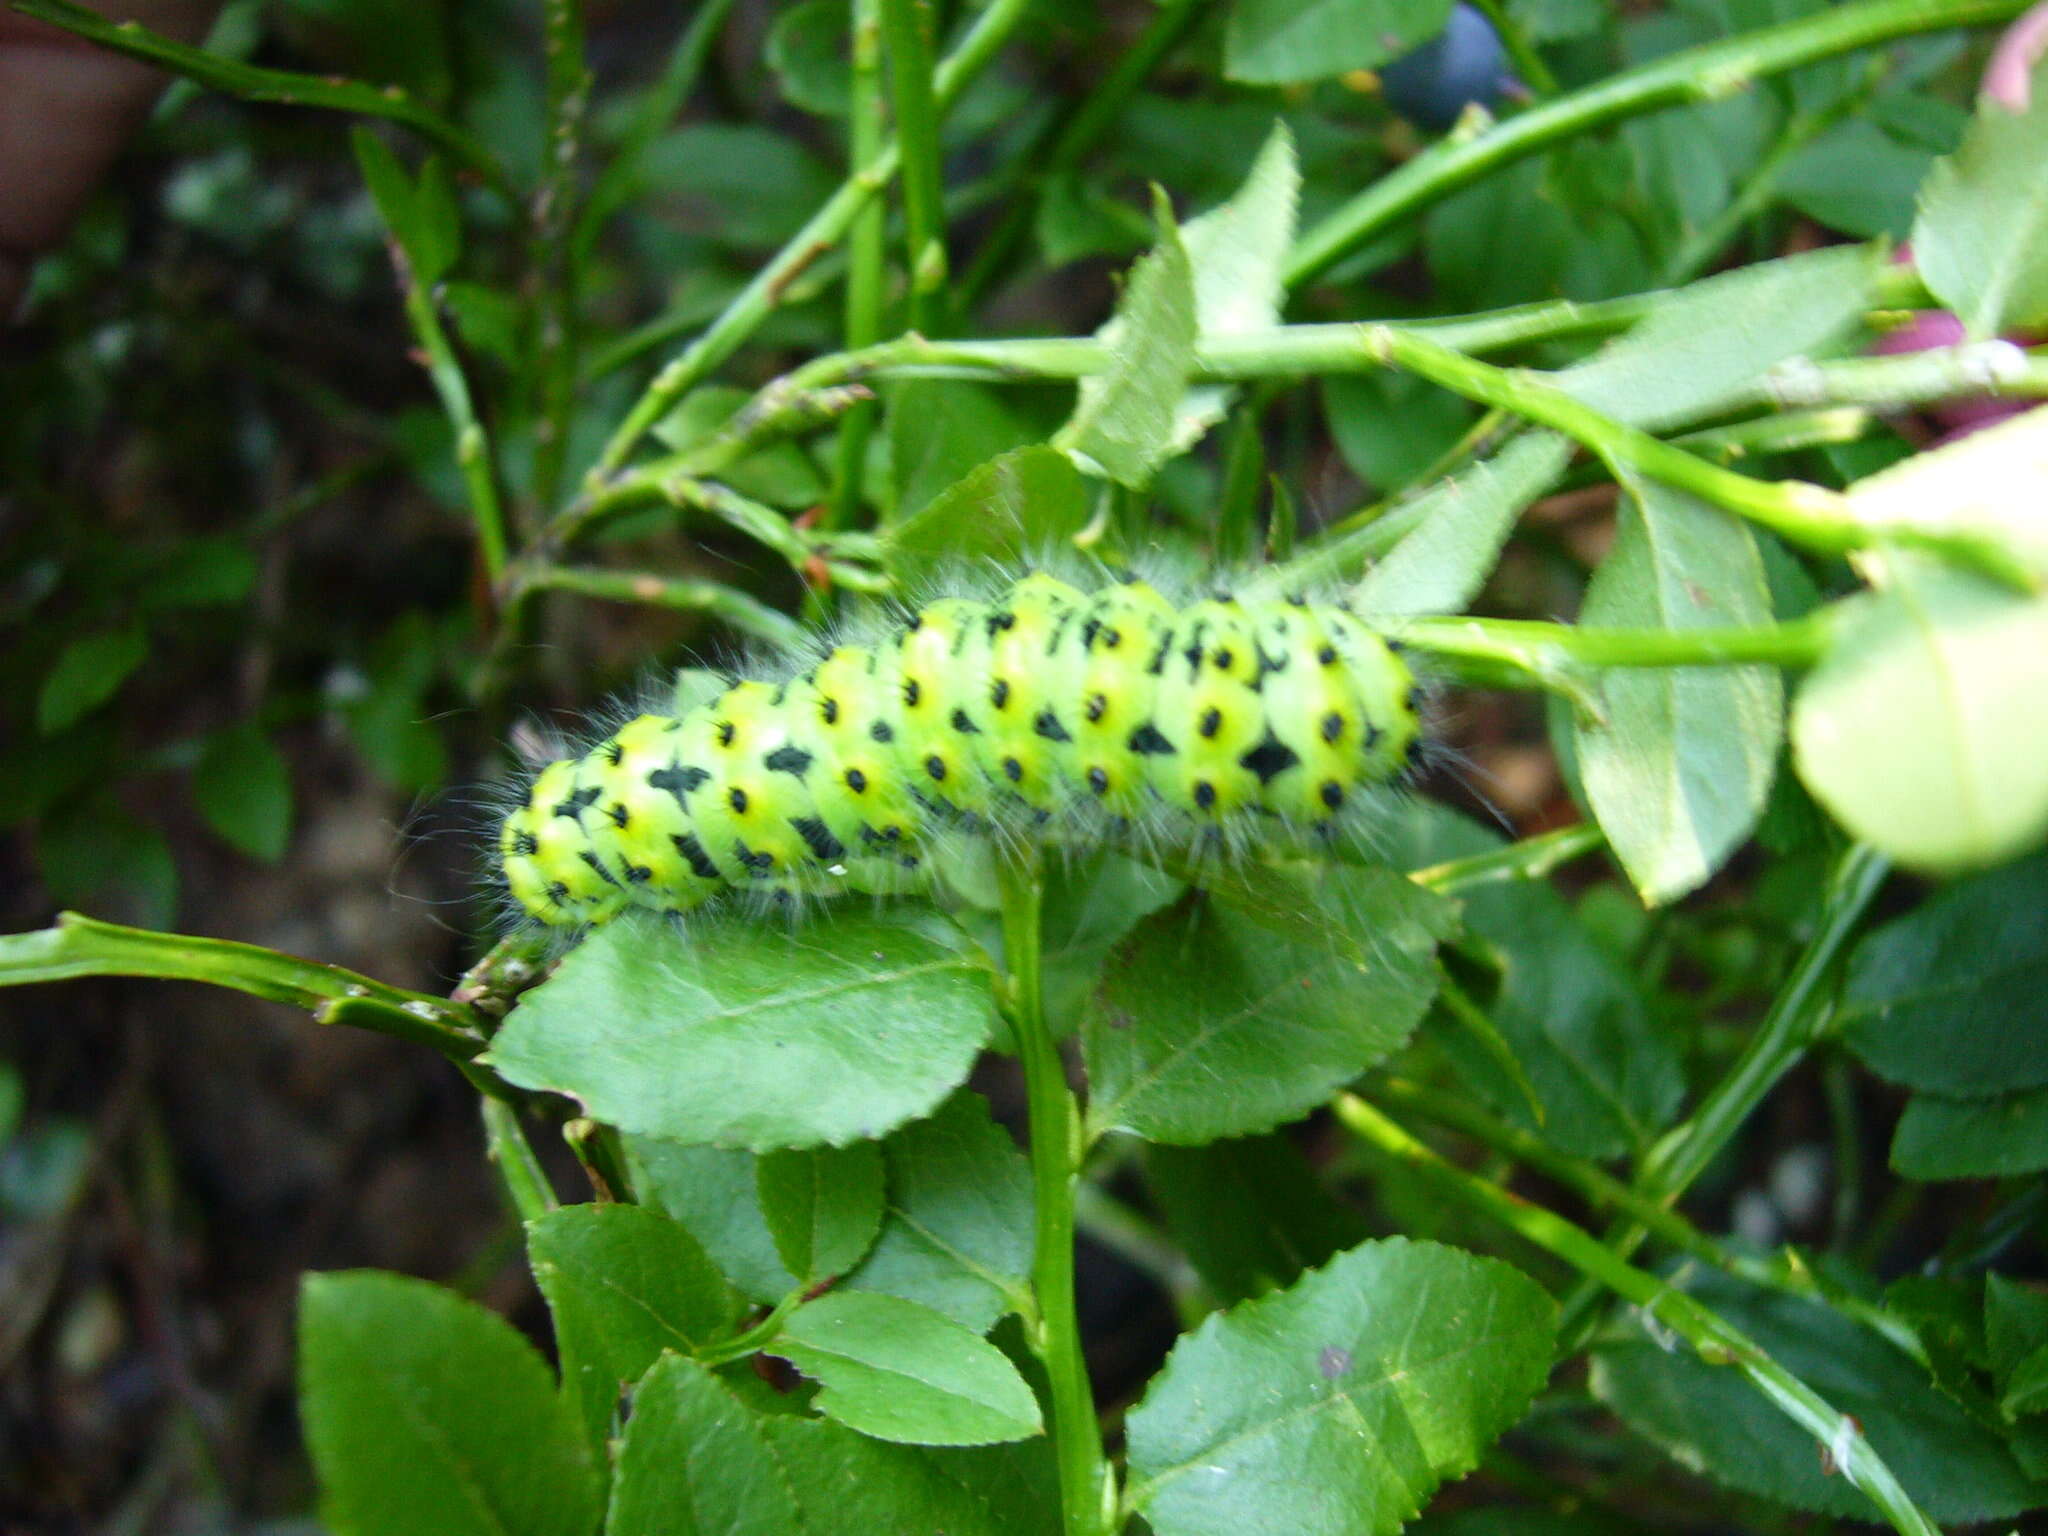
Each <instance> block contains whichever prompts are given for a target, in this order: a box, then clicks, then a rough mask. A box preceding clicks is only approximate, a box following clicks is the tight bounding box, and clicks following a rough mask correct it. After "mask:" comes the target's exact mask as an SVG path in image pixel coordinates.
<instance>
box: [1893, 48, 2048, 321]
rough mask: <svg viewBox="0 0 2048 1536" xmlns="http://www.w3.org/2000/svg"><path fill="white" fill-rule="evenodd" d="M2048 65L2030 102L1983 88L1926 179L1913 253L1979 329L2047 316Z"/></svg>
mask: <svg viewBox="0 0 2048 1536" xmlns="http://www.w3.org/2000/svg"><path fill="white" fill-rule="evenodd" d="M2044 164H2048V65H2044V66H2037V68H2036V69H2035V72H2034V81H2033V90H2032V92H2031V93H2030V101H2029V105H2028V107H2027V110H2026V111H2024V112H2013V111H2011V110H2010V109H2009V108H2007V107H2004V106H2001V105H2000V104H1999V103H1997V102H1995V101H1992V100H1990V99H1989V98H1988V97H1986V98H1980V99H1979V101H1978V103H1977V115H1976V116H1975V117H1974V118H1973V119H1971V122H1970V127H1969V131H1968V132H1967V133H1966V134H1965V135H1964V136H1963V143H1962V147H1961V148H1959V149H1958V150H1957V151H1956V152H1955V153H1954V154H1953V155H1948V156H1945V157H1944V158H1942V159H1940V160H1937V161H1936V162H1935V165H1934V169H1933V171H1931V172H1930V173H1929V174H1928V177H1927V182H1926V184H1925V185H1924V186H1923V187H1922V188H1921V189H1920V216H1919V218H1918V219H1917V220H1915V221H1914V224H1913V259H1914V260H1915V262H1917V263H1918V265H1919V268H1920V272H1921V275H1922V276H1924V277H1925V278H1926V280H1927V286H1928V287H1929V288H1931V289H1932V290H1934V294H1935V297H1937V298H1938V299H1940V300H1941V301H1942V303H1943V304H1945V305H1947V306H1948V307H1949V308H1950V309H1952V310H1954V311H1955V312H1956V313H1957V314H1958V315H1960V316H1962V318H1963V323H1964V325H1966V326H1967V327H1968V328H1969V332H1970V334H1971V335H1972V336H1974V337H1976V338H1977V339H1979V340H1983V339H1986V338H1988V337H1992V336H1996V335H1997V334H1998V333H1999V332H2000V331H2003V330H2006V329H2008V328H2010V327H2012V326H2023V325H2037V324H2040V323H2041V322H2043V321H2048V176H2043V175H2042V174H2041V167H2042V166H2043V165H2044Z"/></svg>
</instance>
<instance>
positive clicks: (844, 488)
mask: <svg viewBox="0 0 2048 1536" xmlns="http://www.w3.org/2000/svg"><path fill="white" fill-rule="evenodd" d="M851 27H852V37H851V43H850V51H851V53H852V56H853V66H852V70H853V73H852V93H853V100H852V109H851V113H850V117H851V125H850V126H851V130H852V138H851V142H850V143H849V146H848V148H849V150H850V152H851V159H852V163H853V164H854V165H856V166H858V167H861V168H863V169H865V168H866V167H867V166H869V165H870V164H872V163H873V162H874V160H875V158H876V157H877V156H878V155H879V154H880V153H881V152H882V146H883V144H884V143H885V142H886V140H887V138H888V124H887V121H886V116H885V110H884V104H883V100H882V18H881V14H880V0H854V4H853V16H852V21H851ZM887 237H888V222H887V219H886V217H885V214H884V210H883V208H882V204H881V200H880V199H879V198H876V199H872V200H870V201H869V203H868V205H867V206H866V207H865V208H863V209H861V211H860V214H859V216H858V217H856V218H855V219H854V222H853V228H852V230H851V231H850V232H849V233H848V236H847V243H846V244H847V250H846V254H847V267H846V330H845V337H846V348H847V350H848V351H857V350H859V349H860V348H862V347H868V346H873V345H874V344H875V343H876V342H877V341H880V340H881V339H882V286H883V277H884V270H883V269H884V265H885V262H886V258H887V249H888V238H887ZM878 409H879V407H878V406H877V403H876V402H875V401H874V400H871V399H869V400H860V401H856V402H855V403H854V404H853V406H852V407H851V408H850V409H848V411H847V412H846V415H845V417H844V419H843V420H842V421H841V422H840V426H839V443H838V448H837V459H836V470H835V473H834V475H833V484H832V500H831V503H830V506H829V513H828V524H829V526H831V527H835V528H844V527H846V526H847V525H848V524H850V523H852V522H853V521H854V519H855V518H856V517H858V516H859V514H860V506H861V499H862V491H863V482H864V481H865V479H866V476H867V458H868V440H869V439H870V438H871V437H873V435H874V431H875V414H876V412H877V410H878Z"/></svg>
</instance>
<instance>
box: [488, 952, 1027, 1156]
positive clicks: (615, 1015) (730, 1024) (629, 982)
mask: <svg viewBox="0 0 2048 1536" xmlns="http://www.w3.org/2000/svg"><path fill="white" fill-rule="evenodd" d="M990 1019H991V1003H990V980H989V972H988V967H987V962H986V961H985V960H984V959H983V958H982V957H981V956H980V955H978V954H976V953H974V952H973V951H972V949H971V948H970V946H969V945H968V944H967V942H966V940H965V939H964V938H963V937H962V936H961V935H960V933H959V931H958V930H957V929H955V928H953V927H952V926H951V925H950V924H949V923H947V922H945V921H944V920H943V919H941V918H939V917H938V916H937V914H932V913H918V912H914V911H913V912H906V913H896V914H888V913H850V912H849V913H835V914H831V915H828V916H824V917H821V918H819V919H818V920H816V921H812V922H807V923H805V924H803V925H802V926H801V927H798V928H790V927H786V926H783V925H780V924H775V923H764V922H761V921H759V920H758V919H757V918H754V917H751V916H748V915H745V914H740V915H737V916H729V917H726V918H723V919H720V918H712V919H708V920H706V921H704V922H702V923H700V924H698V925H697V926H696V927H695V928H693V929H692V931H691V933H690V935H689V936H688V937H687V938H685V937H683V936H682V935H679V934H677V933H676V932H675V931H674V930H673V929H671V928H669V927H667V926H665V925H664V924H663V923H661V922H660V920H659V919H655V918H651V917H650V918H645V919H643V918H641V917H639V916H638V915H631V916H626V917H620V918H616V919H614V920H613V921H611V922H609V923H607V924H605V925H604V926H603V927H601V928H599V929H598V930H596V932H594V933H592V934H591V935H590V937H588V938H587V939H585V940H584V941H583V943H582V944H580V945H578V946H577V948H576V949H574V950H573V951H571V952H570V954H569V956H568V957H567V958H566V959H565V960H564V961H563V962H562V964H561V965H560V966H559V967H558V968H557V969H556V971H555V974H554V975H553V976H552V977H550V978H549V979H548V980H547V981H546V982H543V983H542V984H541V985H540V986H538V987H536V988H534V989H533V990H532V991H531V992H528V993H527V994H526V995H525V996H524V997H523V998H522V999H521V1000H520V1002H519V1005H518V1006H517V1007H515V1008H514V1009H513V1010H512V1013H511V1015H510V1017H508V1018H507V1020H506V1021H505V1026H504V1028H503V1029H502V1030H500V1031H499V1033H498V1035H497V1037H496V1039H495V1040H493V1041H492V1044H491V1051H490V1055H489V1058H488V1059H489V1060H490V1061H491V1062H492V1063H493V1064H494V1065H495V1066H496V1067H497V1069H498V1070H499V1071H500V1072H501V1073H502V1074H504V1076H505V1077H506V1078H507V1079H509V1080H510V1081H512V1082H515V1083H517V1084H519V1085H520V1086H521V1087H526V1088H546V1089H549V1090H552V1091H555V1092H560V1093H567V1094H570V1095H572V1096H574V1097H575V1098H577V1099H579V1100H581V1101H582V1103H583V1104H584V1106H585V1108H586V1109H587V1110H588V1112H589V1113H590V1114H592V1115H593V1116H595V1117H597V1118H599V1119H601V1120H604V1121H606V1122H608V1123H610V1124H613V1125H616V1126H618V1127H619V1128H620V1129H621V1130H625V1131H634V1132H644V1133H646V1134H649V1135H655V1136H666V1137H669V1138H672V1139H674V1140H677V1141H686V1142H711V1143H715V1144H720V1145H726V1146H735V1145H736V1146H746V1147H751V1148H753V1149H755V1150H767V1149H769V1148H773V1147H806V1146H817V1145H819V1144H820V1143H829V1144H832V1145H835V1146H839V1145H844V1144H845V1143H847V1142H849V1141H857V1140H862V1139H865V1138H872V1137H876V1136H880V1135H883V1134H885V1133H887V1132H888V1131H889V1130H890V1129H892V1128H893V1127H895V1126H897V1125H900V1124H902V1123H903V1122H904V1121H906V1120H910V1119H914V1118H915V1117H917V1116H919V1115H922V1114H928V1113H929V1112H930V1111H931V1110H932V1108H933V1107H934V1106H936V1105H937V1104H938V1102H939V1101H940V1100H941V1099H943V1098H944V1097H945V1096H946V1094H947V1093H949V1092H951V1091H952V1089H953V1088H954V1087H955V1086H956V1085H957V1084H958V1083H959V1082H960V1081H961V1079H963V1078H964V1077H965V1076H966V1075H967V1069H968V1067H969V1066H971V1065H972V1064H973V1061H974V1056H975V1053H976V1051H978V1050H979V1049H980V1047H981V1043H982V1041H983V1040H984V1039H985V1038H986V1037H987V1034H988V1028H989V1023H990Z"/></svg>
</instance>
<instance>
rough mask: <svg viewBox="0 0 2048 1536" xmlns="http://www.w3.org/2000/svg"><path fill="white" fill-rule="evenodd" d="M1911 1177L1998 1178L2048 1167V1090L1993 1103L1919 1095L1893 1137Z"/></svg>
mask: <svg viewBox="0 0 2048 1536" xmlns="http://www.w3.org/2000/svg"><path fill="white" fill-rule="evenodd" d="M1892 1167H1893V1168H1895V1169H1897V1170H1898V1171H1899V1172H1900V1173H1903V1174H1904V1175H1905V1176H1906V1177H1907V1178H1909V1179H1997V1178H2009V1177H2011V1176H2012V1175H2014V1174H2022V1173H2035V1172H2038V1171H2039V1170H2041V1169H2043V1168H2048V1088H2034V1089H2030V1090H2028V1091H2027V1092H2024V1093H2004V1094H2000V1095H1999V1096H1998V1097H1997V1098H1995V1099H1946V1098H1942V1097H1941V1096H1940V1095H1938V1094H1932V1093H1916V1094H1914V1095H1913V1097H1912V1098H1911V1099H1909V1100H1908V1101H1907V1102H1906V1112H1905V1113H1904V1114H1903V1115H1901V1116H1899V1128H1898V1129H1897V1130H1896V1131H1894V1132H1893V1133H1892Z"/></svg>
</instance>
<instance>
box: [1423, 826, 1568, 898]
mask: <svg viewBox="0 0 2048 1536" xmlns="http://www.w3.org/2000/svg"><path fill="white" fill-rule="evenodd" d="M1606 842H1607V839H1606V837H1605V836H1604V835H1603V834H1602V833H1601V831H1600V829H1599V828H1598V827H1597V826H1595V825H1594V824H1593V823H1592V822H1590V821H1583V822H1580V823H1579V824H1578V825H1577V826H1574V827H1559V828H1558V829H1557V830H1556V831H1555V832H1542V833H1539V834H1537V835H1536V836H1535V837H1525V838H1523V839H1522V840H1521V841H1520V842H1515V843H1509V844H1507V845H1506V846H1505V847H1502V848H1493V849H1489V850H1488V851H1487V852H1485V853H1475V854H1471V855H1469V856H1468V857H1466V858H1462V859H1452V860H1450V861H1448V862H1447V863H1443V864H1432V865H1430V866H1429V868H1427V869H1416V870H1410V871H1409V873H1408V878H1409V879H1410V880H1413V881H1414V882H1415V883H1416V884H1417V885H1426V886H1428V887H1429V888H1430V889H1431V890H1432V891H1441V892H1443V893H1445V894H1446V895H1448V894H1450V893H1452V892H1455V891H1465V890H1470V889H1471V888H1472V887H1473V886H1475V885H1491V884H1493V883H1494V882H1495V881H1497V880H1541V879H1543V878H1544V877H1545V876H1546V875H1548V874H1550V873H1551V872H1552V871H1553V870H1555V869H1557V868H1558V867H1559V866H1560V865H1564V864H1569V863H1571V862H1572V860H1574V859H1578V858H1583V857H1584V856H1585V855H1586V854H1589V853H1591V852H1593V850H1594V849H1596V848H1601V847H1604V846H1605V845H1606Z"/></svg>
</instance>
